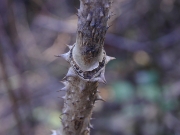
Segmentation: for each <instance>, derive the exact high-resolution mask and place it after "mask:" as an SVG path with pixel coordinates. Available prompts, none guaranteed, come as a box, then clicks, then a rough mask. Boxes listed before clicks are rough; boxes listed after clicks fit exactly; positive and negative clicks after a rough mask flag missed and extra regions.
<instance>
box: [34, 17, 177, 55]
mask: <svg viewBox="0 0 180 135" xmlns="http://www.w3.org/2000/svg"><path fill="white" fill-rule="evenodd" d="M71 22H75V20H74V21H72V20H71V21H69V22H68V20H67V21H60V20H57V19H55V18H52V17H47V16H43V15H39V16H38V17H37V18H36V19H35V20H34V25H38V26H40V27H43V28H46V29H50V30H54V31H58V32H65V33H71V34H75V29H76V26H75V25H74V23H71ZM179 35H180V28H177V29H175V30H174V31H172V32H170V33H169V34H167V35H164V36H162V37H160V38H158V39H156V40H154V41H146V42H138V41H134V40H130V39H127V38H124V37H121V36H117V35H114V34H107V35H106V38H105V43H106V44H108V45H111V46H113V47H115V48H119V49H123V50H127V51H130V52H135V51H138V50H144V51H146V52H153V47H154V46H156V48H158V47H159V49H164V48H166V47H168V46H171V45H173V44H175V43H177V42H180V38H179Z"/></svg>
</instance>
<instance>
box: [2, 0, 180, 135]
mask: <svg viewBox="0 0 180 135" xmlns="http://www.w3.org/2000/svg"><path fill="white" fill-rule="evenodd" d="M76 8H79V1H78V0H1V1H0V135H50V131H51V129H58V128H59V127H60V126H61V122H60V119H59V117H61V116H60V114H61V110H62V107H63V100H62V99H61V98H59V97H61V96H62V95H64V94H65V93H63V92H57V91H58V90H59V89H61V88H62V87H63V85H62V84H61V83H60V82H59V81H60V80H61V79H62V78H63V77H64V76H65V74H66V72H67V70H68V67H69V65H68V63H67V62H65V61H64V60H63V59H61V58H56V57H54V55H56V54H61V53H64V52H66V51H67V50H68V49H67V47H66V45H65V44H73V43H74V42H75V37H76V36H75V34H76V28H77V16H76V15H75V13H77V10H76ZM111 11H112V12H114V14H115V15H114V16H113V17H112V18H111V19H110V21H109V25H112V26H111V27H110V29H109V30H108V33H107V34H106V40H105V50H106V52H107V54H108V55H110V56H113V57H116V60H113V61H112V62H110V63H109V64H108V65H107V68H106V74H105V75H106V78H107V82H108V83H107V84H106V85H102V84H101V85H100V87H99V90H100V91H101V95H102V97H103V98H104V99H105V100H106V102H105V103H103V102H101V101H99V102H98V103H97V104H96V107H95V108H94V113H93V118H96V119H93V120H92V124H93V125H94V129H92V131H91V134H92V135H180V68H179V67H180V59H179V58H180V57H179V56H180V46H179V44H180V0H115V1H114V3H113V6H112V9H111Z"/></svg>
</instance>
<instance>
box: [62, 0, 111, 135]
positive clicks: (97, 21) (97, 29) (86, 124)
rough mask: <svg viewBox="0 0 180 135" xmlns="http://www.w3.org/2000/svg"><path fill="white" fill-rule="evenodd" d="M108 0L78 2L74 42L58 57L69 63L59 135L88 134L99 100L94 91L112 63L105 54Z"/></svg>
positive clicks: (103, 79) (82, 0) (65, 79)
mask: <svg viewBox="0 0 180 135" xmlns="http://www.w3.org/2000/svg"><path fill="white" fill-rule="evenodd" d="M111 3H112V2H111V0H80V9H78V14H77V15H78V29H77V37H76V43H75V44H74V45H73V46H69V49H70V50H69V52H67V53H65V54H62V55H59V56H61V57H63V58H64V59H65V60H66V61H68V62H69V63H70V68H69V71H68V73H67V75H66V77H65V78H64V79H63V81H62V82H63V83H64V85H65V87H64V88H63V89H62V90H66V91H67V92H66V95H65V96H64V97H62V98H63V99H64V108H63V113H62V124H63V129H62V131H61V132H62V133H61V134H62V135H89V134H90V128H91V127H92V126H91V124H90V119H91V115H92V110H93V107H94V104H95V101H97V100H102V98H101V96H100V95H99V92H98V90H97V87H98V83H99V82H104V83H105V82H106V81H105V78H104V72H105V65H106V64H107V63H108V62H109V61H110V60H112V59H113V58H112V57H109V56H107V55H106V53H105V51H104V48H103V46H104V38H105V34H106V31H107V29H108V26H107V21H108V19H109V16H110V15H109V9H110V6H111Z"/></svg>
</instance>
